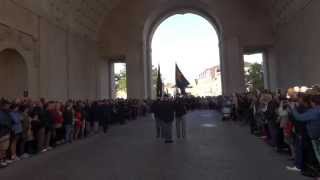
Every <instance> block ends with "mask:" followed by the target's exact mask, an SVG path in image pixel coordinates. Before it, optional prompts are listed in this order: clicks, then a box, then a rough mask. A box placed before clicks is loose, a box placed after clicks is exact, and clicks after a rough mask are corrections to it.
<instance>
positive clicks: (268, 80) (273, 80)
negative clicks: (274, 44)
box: [263, 48, 278, 90]
mask: <svg viewBox="0 0 320 180" xmlns="http://www.w3.org/2000/svg"><path fill="white" fill-rule="evenodd" d="M263 60H264V82H265V88H267V89H271V90H276V89H277V88H278V81H277V60H276V55H275V51H274V49H273V48H272V49H268V50H267V51H266V52H265V54H264V58H263Z"/></svg>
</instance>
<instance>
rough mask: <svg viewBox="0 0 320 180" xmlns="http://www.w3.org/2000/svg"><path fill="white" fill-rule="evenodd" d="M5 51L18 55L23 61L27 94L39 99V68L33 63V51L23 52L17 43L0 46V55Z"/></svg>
mask: <svg viewBox="0 0 320 180" xmlns="http://www.w3.org/2000/svg"><path fill="white" fill-rule="evenodd" d="M6 50H13V51H16V53H18V54H19V55H20V56H21V58H22V59H23V61H24V63H25V66H26V77H27V80H26V81H27V82H26V84H27V85H26V89H25V90H27V91H28V94H29V96H30V97H32V98H38V97H39V94H38V92H39V83H38V82H39V76H38V74H39V68H38V65H37V63H36V61H35V54H34V49H32V50H28V51H27V50H24V48H22V47H20V46H19V45H18V44H17V43H12V42H11V43H10V42H6V43H3V44H0V54H1V52H4V51H6Z"/></svg>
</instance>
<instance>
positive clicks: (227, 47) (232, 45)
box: [220, 37, 245, 95]
mask: <svg viewBox="0 0 320 180" xmlns="http://www.w3.org/2000/svg"><path fill="white" fill-rule="evenodd" d="M220 51H221V52H220V54H221V70H222V71H221V72H222V89H223V94H224V95H231V94H232V93H234V92H244V91H245V83H244V62H243V56H242V48H241V47H240V43H239V39H238V38H237V37H232V38H227V39H224V40H223V42H222V43H221V44H220Z"/></svg>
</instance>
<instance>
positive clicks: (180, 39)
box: [151, 13, 220, 83]
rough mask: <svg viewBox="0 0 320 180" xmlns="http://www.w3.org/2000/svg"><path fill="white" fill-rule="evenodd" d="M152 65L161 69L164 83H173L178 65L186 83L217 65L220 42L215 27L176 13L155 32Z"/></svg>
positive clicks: (204, 21)
mask: <svg viewBox="0 0 320 180" xmlns="http://www.w3.org/2000/svg"><path fill="white" fill-rule="evenodd" d="M151 46H152V64H153V66H158V64H160V66H161V73H162V77H163V79H164V82H165V83H174V80H175V79H174V78H175V77H174V74H175V72H174V64H175V63H177V64H178V65H179V67H180V69H181V70H182V72H183V73H184V74H185V76H186V77H187V79H188V80H189V81H193V80H194V79H196V78H197V76H198V75H199V74H200V73H201V72H203V71H204V70H205V69H207V68H210V67H213V66H215V65H220V55H219V39H218V36H217V33H216V30H215V29H214V27H213V26H212V25H211V24H210V22H208V21H207V20H206V19H205V18H203V17H201V16H199V15H196V14H191V13H187V14H183V15H182V14H177V15H173V16H171V17H169V18H167V19H166V20H165V21H163V22H162V23H161V24H160V25H159V26H158V28H157V29H156V31H155V33H154V36H153V39H152V45H151Z"/></svg>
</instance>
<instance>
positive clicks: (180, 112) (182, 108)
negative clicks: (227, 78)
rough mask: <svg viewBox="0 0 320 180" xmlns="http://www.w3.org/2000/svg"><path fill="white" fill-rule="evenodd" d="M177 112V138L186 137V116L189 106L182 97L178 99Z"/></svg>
mask: <svg viewBox="0 0 320 180" xmlns="http://www.w3.org/2000/svg"><path fill="white" fill-rule="evenodd" d="M175 112H176V113H175V116H176V132H177V138H180V137H182V138H186V120H185V117H184V116H185V115H186V113H187V108H186V105H185V103H184V101H183V99H182V98H177V99H176V102H175Z"/></svg>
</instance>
